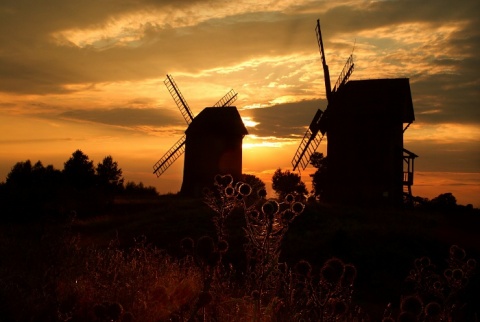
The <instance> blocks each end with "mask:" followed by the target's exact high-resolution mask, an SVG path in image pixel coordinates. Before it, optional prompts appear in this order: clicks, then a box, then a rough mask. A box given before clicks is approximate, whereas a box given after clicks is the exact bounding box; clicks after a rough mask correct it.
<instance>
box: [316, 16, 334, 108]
mask: <svg viewBox="0 0 480 322" xmlns="http://www.w3.org/2000/svg"><path fill="white" fill-rule="evenodd" d="M315 32H316V34H317V42H318V48H319V49H320V58H321V59H322V66H323V76H324V78H325V92H326V95H327V101H328V102H330V97H331V96H332V95H331V94H332V85H331V84H330V71H329V70H328V65H327V61H326V59H325V51H324V50H323V39H322V30H321V29H320V19H317V27H316V28H315Z"/></svg>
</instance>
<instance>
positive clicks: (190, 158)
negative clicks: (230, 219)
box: [153, 75, 248, 197]
mask: <svg viewBox="0 0 480 322" xmlns="http://www.w3.org/2000/svg"><path fill="white" fill-rule="evenodd" d="M164 83H165V85H166V87H167V89H168V91H169V92H170V94H171V95H172V98H173V100H174V101H175V104H176V105H177V107H178V108H179V110H180V112H181V114H182V116H183V117H184V119H185V121H186V122H187V125H188V127H187V129H186V131H185V134H184V135H183V136H182V137H181V138H180V139H179V140H178V141H177V142H176V143H175V144H174V145H173V146H172V147H171V148H170V149H169V150H168V151H167V152H166V153H165V154H164V155H163V157H162V158H161V159H160V160H158V161H157V162H156V163H155V164H154V165H153V173H155V174H156V175H157V177H159V176H161V175H162V174H163V173H164V172H165V171H166V170H167V169H168V168H169V167H170V165H172V164H173V163H174V162H175V160H177V159H178V158H179V157H180V156H181V155H182V154H184V153H185V161H184V168H183V183H182V188H181V190H180V193H181V194H182V195H185V196H192V197H199V196H200V195H201V193H202V190H203V188H205V187H210V186H211V185H212V183H213V179H214V177H215V175H217V174H230V175H232V176H233V178H234V179H236V180H239V179H240V178H241V175H242V140H243V137H244V136H245V135H246V134H248V132H247V129H246V128H245V125H244V124H243V122H242V119H241V117H240V114H239V113H238V111H237V108H236V107H235V106H232V105H231V104H232V103H233V102H235V100H236V99H237V93H235V91H234V90H230V91H229V92H228V93H227V94H226V95H225V96H224V97H222V98H221V99H220V100H219V101H218V102H217V103H215V104H214V105H213V106H212V107H206V108H205V109H204V110H202V111H201V112H200V113H199V114H198V116H197V117H194V115H193V113H192V111H191V109H190V107H189V106H188V104H187V102H186V100H185V98H184V97H183V95H182V93H181V92H180V90H179V88H178V86H177V84H176V83H175V81H174V80H173V78H172V76H171V75H167V78H166V79H165V81H164Z"/></svg>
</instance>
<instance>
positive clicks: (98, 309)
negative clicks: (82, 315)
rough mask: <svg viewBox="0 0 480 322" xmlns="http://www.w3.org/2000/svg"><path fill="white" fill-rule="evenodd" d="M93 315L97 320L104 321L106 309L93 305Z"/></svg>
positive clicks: (99, 305)
mask: <svg viewBox="0 0 480 322" xmlns="http://www.w3.org/2000/svg"><path fill="white" fill-rule="evenodd" d="M93 313H94V314H95V316H96V317H97V318H99V319H105V318H106V316H107V308H106V306H105V305H103V304H95V306H94V307H93Z"/></svg>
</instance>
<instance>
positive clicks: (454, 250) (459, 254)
mask: <svg viewBox="0 0 480 322" xmlns="http://www.w3.org/2000/svg"><path fill="white" fill-rule="evenodd" d="M465 256H466V253H465V250H464V249H463V248H461V247H459V246H457V245H452V246H451V247H450V258H451V259H454V260H462V259H464V258H465Z"/></svg>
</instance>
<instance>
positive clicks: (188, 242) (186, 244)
mask: <svg viewBox="0 0 480 322" xmlns="http://www.w3.org/2000/svg"><path fill="white" fill-rule="evenodd" d="M194 245H195V243H194V241H193V239H192V238H190V237H185V238H183V239H182V240H181V241H180V247H181V248H182V250H183V251H184V252H185V253H191V252H193V248H194Z"/></svg>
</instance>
